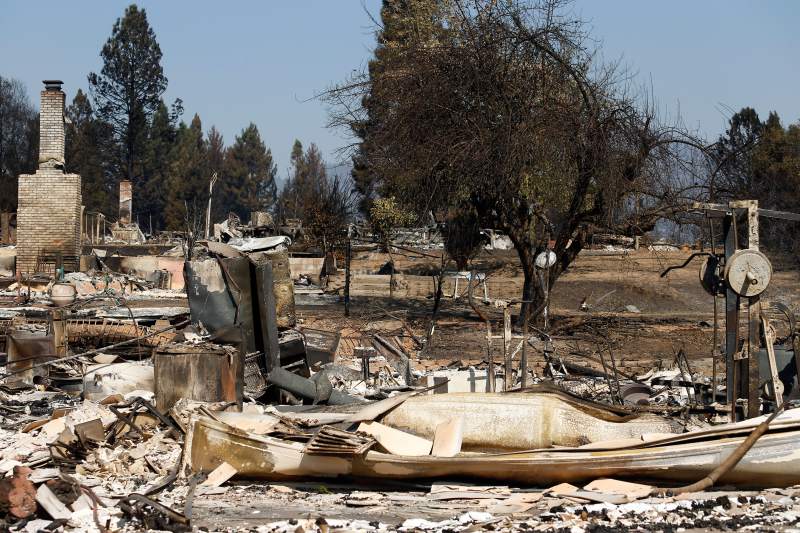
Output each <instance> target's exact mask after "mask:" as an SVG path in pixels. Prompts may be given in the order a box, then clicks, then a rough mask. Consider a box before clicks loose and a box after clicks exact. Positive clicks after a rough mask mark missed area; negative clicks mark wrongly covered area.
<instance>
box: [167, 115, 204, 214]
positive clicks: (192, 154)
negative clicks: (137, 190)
mask: <svg viewBox="0 0 800 533" xmlns="http://www.w3.org/2000/svg"><path fill="white" fill-rule="evenodd" d="M206 154H207V151H206V143H205V140H204V139H203V125H202V122H201V121H200V117H199V116H198V115H195V116H194V118H192V122H191V124H189V125H188V126H187V125H186V124H185V123H183V122H182V123H181V124H180V126H179V127H178V133H177V137H176V141H175V146H174V148H173V152H172V157H171V161H170V166H169V180H168V181H167V191H166V192H167V204H166V208H165V210H164V215H165V223H166V226H167V229H171V230H187V223H188V222H189V221H191V223H190V224H189V226H190V227H191V228H194V226H195V225H196V222H195V221H197V220H203V219H204V217H203V213H205V208H206V202H207V200H208V193H207V188H208V178H209V172H208V166H207V165H206Z"/></svg>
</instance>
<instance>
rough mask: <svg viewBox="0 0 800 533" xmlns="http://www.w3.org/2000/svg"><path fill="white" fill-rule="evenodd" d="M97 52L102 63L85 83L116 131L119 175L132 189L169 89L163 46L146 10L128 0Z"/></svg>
mask: <svg viewBox="0 0 800 533" xmlns="http://www.w3.org/2000/svg"><path fill="white" fill-rule="evenodd" d="M100 57H102V59H103V68H102V70H101V71H100V74H96V73H94V72H92V73H90V74H89V86H90V89H91V92H92V97H93V98H94V101H95V104H96V111H97V114H98V116H99V117H100V118H101V119H102V120H103V121H104V122H106V123H108V124H110V125H111V128H112V131H113V133H114V138H115V144H116V151H115V152H116V154H115V155H116V157H115V158H114V163H115V165H116V167H117V168H116V171H117V174H118V175H119V176H123V177H125V178H126V179H128V180H131V181H132V182H133V184H134V191H135V190H136V189H137V188H138V187H139V186H140V185H142V183H141V179H140V178H141V176H142V172H143V168H142V167H143V165H142V163H143V161H142V160H143V157H144V153H145V148H146V143H147V130H148V125H149V123H150V119H151V117H152V116H153V114H154V113H155V112H156V111H157V110H158V108H159V105H160V104H161V95H162V94H163V93H164V91H165V90H166V88H167V78H166V76H164V71H163V69H162V67H161V48H160V47H159V45H158V42H157V41H156V35H155V32H153V29H152V28H151V27H150V24H149V23H148V21H147V14H146V12H145V10H144V9H139V8H138V7H137V6H136V5H135V4H131V5H130V6H129V7H128V8H127V9H126V10H125V14H124V16H123V17H122V18H120V19H117V21H116V22H115V23H114V27H113V29H112V32H111V37H109V39H108V40H107V41H106V43H105V45H104V46H103V49H102V51H101V52H100Z"/></svg>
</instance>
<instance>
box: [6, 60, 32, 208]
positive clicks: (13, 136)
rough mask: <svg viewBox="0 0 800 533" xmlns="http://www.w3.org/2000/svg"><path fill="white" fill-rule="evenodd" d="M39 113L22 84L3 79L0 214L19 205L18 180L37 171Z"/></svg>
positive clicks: (11, 79)
mask: <svg viewBox="0 0 800 533" xmlns="http://www.w3.org/2000/svg"><path fill="white" fill-rule="evenodd" d="M38 135H39V122H38V120H37V114H36V110H35V109H34V108H33V106H32V105H31V103H30V99H29V98H28V93H27V91H26V90H25V86H24V85H23V84H22V82H21V81H19V80H16V79H13V78H4V77H2V76H0V211H12V210H14V209H15V208H16V205H17V176H19V175H20V174H23V173H30V172H33V171H35V170H36V160H37V151H38V146H39V137H38Z"/></svg>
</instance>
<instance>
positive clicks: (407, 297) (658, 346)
mask: <svg viewBox="0 0 800 533" xmlns="http://www.w3.org/2000/svg"><path fill="white" fill-rule="evenodd" d="M422 253H424V254H426V255H424V256H423V255H414V254H410V253H403V254H398V253H394V254H392V257H393V258H394V261H395V269H396V272H397V276H396V278H397V282H396V287H399V288H396V289H395V290H394V295H390V293H389V276H383V277H379V276H370V274H376V273H378V271H379V270H380V268H381V267H382V266H383V265H384V264H385V263H386V262H387V261H388V259H389V256H388V255H387V254H379V253H375V252H362V253H358V254H355V256H354V260H353V263H352V269H353V272H354V275H353V283H352V285H351V287H352V288H351V294H353V295H354V296H352V299H351V302H352V303H351V316H350V318H345V317H344V316H343V304H342V298H341V297H339V298H337V297H330V296H326V297H325V298H312V297H298V303H299V307H298V315H297V316H298V318H299V320H300V322H301V325H302V326H303V327H308V328H318V329H326V330H336V331H342V336H343V340H342V345H341V347H340V352H341V353H342V354H345V355H347V354H348V353H349V352H350V351H351V350H352V347H353V346H357V345H359V343H360V342H361V340H362V339H363V335H364V333H368V332H374V331H380V332H382V333H383V334H388V335H391V336H394V337H396V339H397V340H398V341H401V342H402V343H403V344H404V345H405V346H407V347H408V348H409V349H410V351H413V350H411V349H414V348H418V345H416V344H415V342H414V340H413V339H412V337H411V333H413V334H414V335H415V336H416V337H417V338H424V336H425V332H426V329H427V327H428V325H429V323H430V316H431V311H432V308H433V281H432V278H431V275H432V274H433V273H435V272H436V269H437V268H438V265H439V261H440V259H439V252H437V251H425V252H422ZM691 253H692V252H691V251H689V250H683V251H680V250H674V251H663V250H652V249H646V248H642V249H640V250H638V251H634V250H624V251H606V250H586V251H584V252H583V253H581V255H580V256H579V257H578V259H577V260H576V261H575V263H574V264H573V265H571V267H570V268H569V270H568V271H567V272H565V273H564V274H563V275H562V276H561V277H560V278H559V279H558V281H557V282H556V284H555V287H554V289H553V291H552V294H551V299H552V304H551V306H550V324H549V327H548V332H549V333H550V334H551V336H552V337H553V340H554V344H555V348H556V354H557V355H559V356H561V357H562V358H563V359H564V360H566V361H571V362H574V363H576V364H582V365H586V366H590V367H593V368H600V364H599V358H598V356H599V354H600V353H601V352H602V353H603V355H604V357H606V364H609V363H610V357H611V356H612V355H613V358H614V363H615V364H616V365H617V367H618V368H619V369H620V370H622V371H623V372H631V373H640V372H646V371H647V370H649V369H651V368H658V367H667V366H670V365H671V363H672V361H673V360H674V358H675V355H676V354H677V353H678V352H679V351H680V350H682V351H683V352H684V353H686V355H687V356H688V359H689V361H690V362H691V363H692V365H693V370H699V371H702V372H704V373H706V374H707V375H710V373H711V354H712V346H713V336H714V328H713V323H714V300H713V298H712V297H711V296H710V295H709V294H708V293H706V292H705V291H704V290H703V289H702V287H701V286H700V282H699V273H698V272H699V267H700V264H701V259H695V260H694V261H693V262H692V263H690V264H689V265H688V267H686V268H684V269H681V270H673V271H671V272H670V273H669V274H668V275H667V276H666V277H664V278H662V277H660V273H661V272H662V271H663V270H664V269H665V268H667V267H668V266H671V265H680V264H682V263H683V262H684V261H685V260H686V259H687V258H688V257H689V256H690V254H691ZM475 269H476V271H478V272H483V273H486V276H487V282H486V283H487V288H488V293H489V298H490V299H491V300H494V299H502V300H511V299H514V298H519V297H520V295H521V289H522V282H523V276H522V271H521V269H520V268H519V263H518V261H517V258H516V254H515V253H514V252H513V250H509V251H500V252H498V251H493V252H485V253H483V254H482V255H481V256H480V257H478V259H477V260H476V262H475ZM339 281H341V280H339ZM798 281H800V274H799V273H798V271H797V270H794V269H780V268H776V269H775V273H774V275H773V279H772V283H771V284H770V286H769V288H768V289H767V291H766V293H765V295H764V296H763V297H762V301H764V302H783V303H785V304H787V305H788V306H789V307H790V308H796V307H797V304H798V296H799V295H798V292H797V291H796V290H794V289H795V288H796V287H797V286H798ZM465 291H466V287H465V282H464V281H462V282H461V284H460V285H459V288H458V294H457V297H456V298H452V294H453V284H452V281H447V282H446V283H445V285H444V293H445V295H446V297H445V298H444V300H443V305H442V309H441V311H440V314H439V317H438V319H437V324H436V329H435V333H434V335H433V338H432V342H431V345H430V346H429V347H428V349H427V350H425V352H424V353H423V354H422V359H421V360H420V361H418V362H417V365H418V366H421V367H423V368H438V367H441V366H443V365H448V364H454V363H457V362H459V361H460V362H461V363H462V364H464V365H470V364H473V365H479V364H481V362H485V361H487V355H486V354H487V347H486V326H485V324H484V322H483V321H481V320H480V319H479V318H478V316H477V315H476V314H475V312H473V311H472V309H470V307H469V305H468V302H467V298H466V294H465ZM482 296H483V295H482V290H481V288H477V289H476V290H475V297H476V300H477V301H478V305H479V306H480V308H481V309H482V310H483V312H484V313H485V314H487V315H488V316H489V317H490V318H491V319H492V323H493V326H492V327H493V328H495V331H494V332H493V334H495V335H496V334H498V333H499V331H500V329H501V328H502V310H501V309H499V308H497V307H495V306H494V305H492V304H491V303H490V304H485V303H482V302H480V300H481V299H482ZM584 302H585V304H586V306H588V308H587V307H584V309H585V310H582V309H581V304H582V303H584ZM717 306H718V311H719V313H718V317H717V318H718V324H719V325H720V327H722V325H723V310H724V299H718V301H717ZM512 312H513V313H514V314H515V315H516V314H517V313H518V306H514V307H512ZM775 316H776V317H778V315H777V314H775ZM535 325H536V327H539V328H542V327H543V324H542V323H541V321H540V322H538V323H537V324H535ZM782 326H783V324H782V323H780V321H779V323H778V329H779V330H780V328H781V327H782ZM718 339H719V340H718V343H722V342H723V332H722V331H721V330H720V331H719V333H718ZM501 344H502V343H501V341H494V342H493V355H494V357H495V359H496V360H497V361H500V360H501V357H502V352H501V350H502V347H501ZM587 356H588V357H587ZM529 358H530V361H531V364H532V365H534V367H536V365H538V366H539V368H540V369H541V365H542V363H543V358H542V355H541V352H540V351H539V352H537V351H536V350H534V353H530V352H529ZM718 368H719V370H722V366H721V365H720V366H719V367H718Z"/></svg>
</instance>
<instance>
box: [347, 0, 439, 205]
mask: <svg viewBox="0 0 800 533" xmlns="http://www.w3.org/2000/svg"><path fill="white" fill-rule="evenodd" d="M445 4H446V1H445V0H383V4H382V6H381V22H382V27H381V30H380V31H379V32H378V34H377V36H376V38H377V43H378V44H377V46H376V47H375V57H374V58H373V59H372V60H370V62H369V65H368V70H369V79H370V80H371V81H372V80H374V79H376V78H379V77H380V76H385V75H390V74H391V72H392V69H393V68H395V66H396V65H395V63H396V58H397V57H398V56H399V55H401V54H402V53H403V51H404V50H405V49H406V48H407V47H409V46H412V45H420V44H426V43H432V42H435V40H436V37H437V35H438V34H439V33H440V32H442V31H444V30H443V27H442V24H441V22H440V20H441V13H442V12H443V11H444V6H445ZM385 104H386V102H382V101H381V99H380V98H375V97H372V96H370V95H367V96H365V98H364V100H363V102H362V106H363V109H364V111H365V112H366V118H365V119H364V120H362V121H358V122H355V123H353V124H352V130H353V133H354V134H355V135H356V137H358V138H359V139H361V141H360V142H359V145H358V148H357V151H356V153H355V154H354V155H353V157H352V161H353V170H352V172H351V175H352V177H353V184H354V187H355V189H356V191H357V192H358V194H359V195H360V196H361V198H362V200H361V210H362V211H363V212H364V213H368V212H369V207H370V205H371V202H372V200H373V199H374V198H375V196H376V194H377V192H378V191H377V187H378V184H379V182H380V178H381V177H380V176H378V175H377V174H376V173H375V171H374V168H373V165H371V164H370V159H371V158H374V157H380V153H381V150H380V147H378V146H375V145H374V142H373V140H372V135H371V134H372V132H373V131H374V130H376V129H380V128H382V127H384V118H383V114H384V113H387V112H390V109H387V108H386V106H385Z"/></svg>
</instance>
